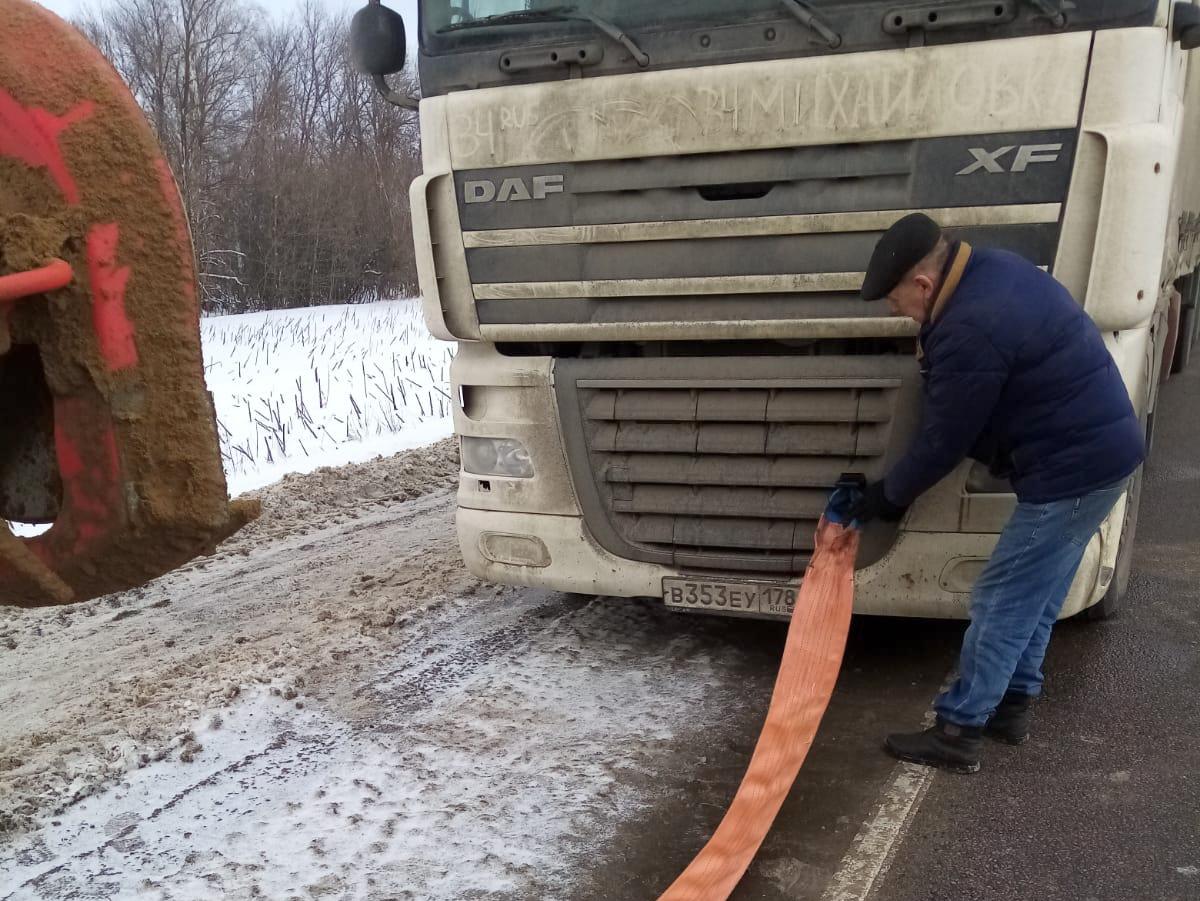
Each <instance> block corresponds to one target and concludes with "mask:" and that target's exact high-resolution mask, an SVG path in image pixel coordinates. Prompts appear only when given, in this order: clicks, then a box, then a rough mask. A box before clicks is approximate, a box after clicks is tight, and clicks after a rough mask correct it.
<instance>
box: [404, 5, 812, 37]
mask: <svg viewBox="0 0 1200 901" xmlns="http://www.w3.org/2000/svg"><path fill="white" fill-rule="evenodd" d="M823 5H828V4H823ZM568 6H569V8H571V9H572V10H573V12H574V13H575V14H576V15H579V14H588V13H590V14H592V15H595V16H598V17H600V18H601V19H605V20H608V21H610V22H613V23H615V24H617V25H619V26H621V27H622V28H629V29H630V30H636V29H637V27H638V25H639V24H645V25H651V24H653V25H655V26H661V25H665V24H670V23H674V22H699V21H704V20H706V19H721V20H728V21H736V20H737V19H738V18H741V17H744V16H746V15H747V14H753V13H761V12H770V11H775V10H778V9H779V8H780V0H739V2H737V3H730V2H729V0H654V2H652V3H651V2H647V0H574V2H569V3H567V4H564V2H563V0H421V30H422V32H423V33H424V35H425V36H431V35H437V39H438V42H439V43H440V44H444V43H446V42H447V41H451V40H453V39H454V38H455V37H457V36H461V35H462V34H463V32H465V31H468V30H469V31H472V32H478V31H481V30H489V29H494V30H497V31H503V30H506V29H510V28H511V27H512V26H513V25H518V24H521V23H522V21H523V20H522V17H521V16H520V13H525V12H533V13H537V12H539V11H545V12H553V11H556V10H562V9H564V8H566V7H568ZM514 14H516V15H514ZM490 17H494V18H492V20H491V22H490V23H489V22H485V21H483V20H485V19H488V18H490ZM468 24H470V25H471V26H472V27H471V28H469V29H467V28H463V26H465V25H468ZM540 24H542V25H543V26H544V25H545V21H544V20H542V21H541V22H540Z"/></svg>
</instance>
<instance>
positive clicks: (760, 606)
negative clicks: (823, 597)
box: [662, 578, 797, 616]
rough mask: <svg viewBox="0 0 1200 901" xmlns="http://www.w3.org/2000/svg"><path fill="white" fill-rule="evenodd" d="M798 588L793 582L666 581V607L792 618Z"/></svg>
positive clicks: (663, 584) (663, 591)
mask: <svg viewBox="0 0 1200 901" xmlns="http://www.w3.org/2000/svg"><path fill="white" fill-rule="evenodd" d="M796 591H797V587H796V584H795V583H792V582H727V581H719V580H716V579H676V578H667V579H663V581H662V593H663V603H665V604H666V605H667V606H668V607H684V608H686V609H688V610H706V611H708V612H709V613H742V614H760V615H761V614H766V615H768V616H791V614H792V610H793V609H794V608H795V606H796Z"/></svg>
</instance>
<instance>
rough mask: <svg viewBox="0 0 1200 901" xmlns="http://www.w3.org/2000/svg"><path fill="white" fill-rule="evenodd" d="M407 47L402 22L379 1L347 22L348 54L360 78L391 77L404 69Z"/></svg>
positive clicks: (396, 14) (398, 16) (397, 15)
mask: <svg viewBox="0 0 1200 901" xmlns="http://www.w3.org/2000/svg"><path fill="white" fill-rule="evenodd" d="M407 49H408V44H407V42H406V39H405V35H404V19H402V18H401V17H400V14H399V13H398V12H396V11H395V10H394V9H388V8H387V7H386V6H384V5H382V4H381V3H380V2H379V0H370V2H369V3H368V4H367V5H366V6H364V7H363V8H362V9H360V10H359V11H358V12H356V13H355V14H354V18H353V19H352V20H351V21H350V54H351V56H352V57H353V59H354V65H355V68H357V69H358V70H359V71H360V72H362V73H363V74H364V75H375V76H383V75H392V74H394V73H396V72H399V71H400V70H401V69H403V68H404V54H405V51H406V50H407Z"/></svg>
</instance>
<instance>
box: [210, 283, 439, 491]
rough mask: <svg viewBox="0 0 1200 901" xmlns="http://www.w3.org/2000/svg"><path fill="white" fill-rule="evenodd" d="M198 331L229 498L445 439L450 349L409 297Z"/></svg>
mask: <svg viewBox="0 0 1200 901" xmlns="http://www.w3.org/2000/svg"><path fill="white" fill-rule="evenodd" d="M200 332H201V340H202V342H203V347H204V374H205V379H206V380H207V382H208V389H209V391H211V392H212V395H213V402H214V404H215V406H216V410H217V429H218V431H219V433H220V436H221V457H222V460H223V461H224V464H225V475H226V477H227V478H228V480H229V493H230V495H231V496H236V495H238V494H241V493H242V492H245V491H250V490H253V489H255V488H259V487H262V486H263V485H267V484H270V483H271V482H274V481H276V480H278V479H279V478H281V477H282V476H283V475H284V474H285V473H289V472H311V471H312V470H314V469H316V468H317V467H319V466H340V465H342V464H345V463H357V462H362V461H364V460H369V459H371V458H373V457H376V456H379V455H385V456H386V455H389V454H394V453H396V452H398V451H401V450H406V449H408V448H411V447H418V446H421V445H425V444H429V443H430V442H432V441H436V440H437V439H438V438H442V437H444V436H446V435H449V434H450V432H451V429H452V424H451V413H450V397H449V394H448V393H447V392H448V391H449V377H450V360H451V357H452V353H453V351H452V347H451V345H449V344H446V343H444V342H441V341H437V340H436V339H434V338H433V337H432V336H430V334H429V333H428V332H427V331H426V330H425V325H424V323H423V322H422V320H421V307H420V301H419V300H414V299H404V300H393V301H381V302H379V303H371V304H355V305H349V306H326V307H308V308H303V309H297V310H272V311H269V312H264V313H246V314H242V315H238V316H214V317H208V318H205V319H203V320H202V321H201V323H200Z"/></svg>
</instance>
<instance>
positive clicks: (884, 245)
mask: <svg viewBox="0 0 1200 901" xmlns="http://www.w3.org/2000/svg"><path fill="white" fill-rule="evenodd" d="M941 236H942V227H941V226H940V225H938V224H937V223H936V222H934V221H933V220H932V219H930V218H929V217H928V216H926V215H925V214H924V213H909V214H908V215H907V216H905V217H904V218H903V219H899V220H897V221H896V222H894V223H893V224H892V227H891V228H889V229H888V230H887V231H885V232H884V233H883V237H882V238H880V239H879V243H878V244H876V245H875V250H874V252H873V253H872V254H871V262H870V263H868V264H867V276H866V278H864V279H863V285H862V299H863V300H879V298H881V297H884V296H886V295H887V293H888V292H889V291H891V290H892V288H894V287H896V284H897V283H898V282H899V281H900V279H902V278H903V277H904V273H906V272H908V270H909V269H911V268H912V267H913V266H915V265H917V263H919V262H920V261H921V260H922V259H923V258H924V257H925V255H926V254H928V253H929V252H930V251H931V250H933V248H935V247H937V242H938V238H940V237H941Z"/></svg>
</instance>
